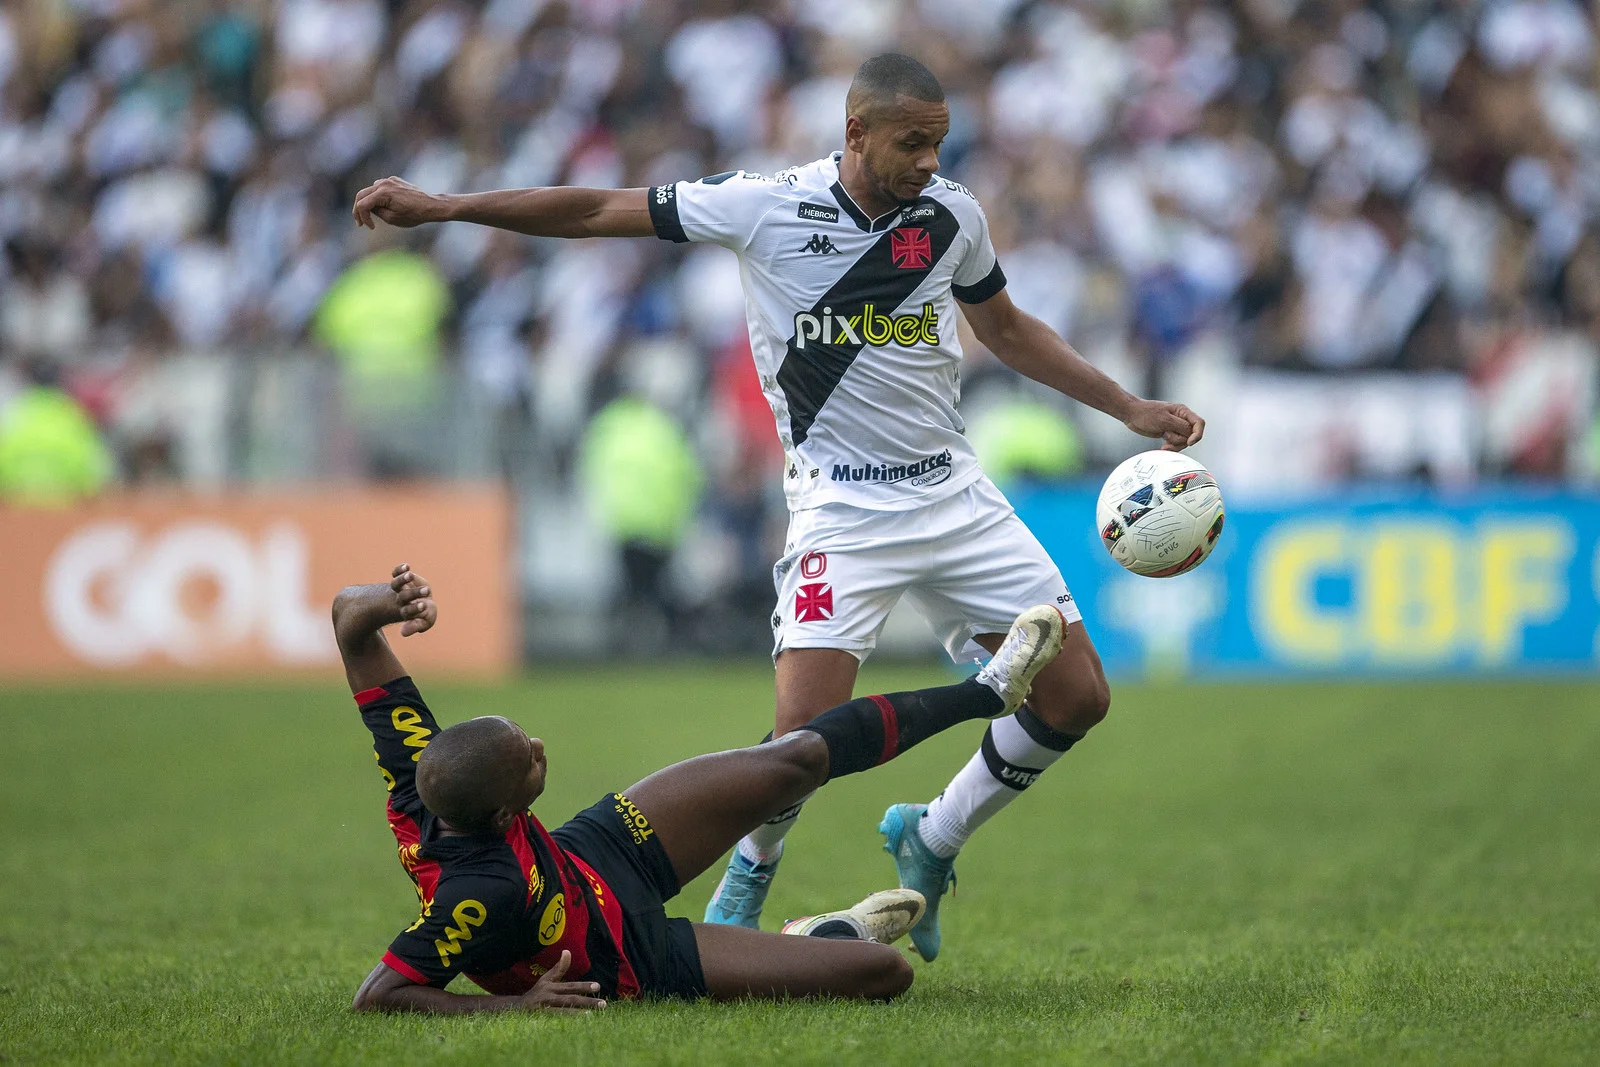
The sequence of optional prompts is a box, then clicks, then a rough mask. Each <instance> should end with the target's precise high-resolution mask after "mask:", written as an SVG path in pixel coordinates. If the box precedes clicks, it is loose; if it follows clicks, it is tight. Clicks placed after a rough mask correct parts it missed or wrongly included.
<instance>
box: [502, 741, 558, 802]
mask: <svg viewBox="0 0 1600 1067" xmlns="http://www.w3.org/2000/svg"><path fill="white" fill-rule="evenodd" d="M506 721H507V722H510V720H509V719H508V720H506ZM511 725H512V726H516V727H517V728H516V733H515V734H514V735H513V736H512V738H511V741H510V744H512V745H515V746H516V749H517V760H518V765H519V766H524V767H525V768H526V769H525V770H524V771H523V776H522V779H521V781H519V782H518V783H517V786H516V792H515V794H514V795H513V797H512V799H511V802H510V803H509V804H508V805H507V807H509V808H510V809H511V810H513V811H526V810H527V809H528V807H529V806H530V805H532V804H533V802H534V801H535V800H538V799H539V795H540V794H541V793H543V792H544V777H545V773H546V771H547V770H548V767H547V765H546V763H545V758H544V742H543V741H541V740H539V739H538V738H537V737H529V736H528V735H527V733H526V732H524V731H523V729H522V727H520V726H517V724H516V723H511Z"/></svg>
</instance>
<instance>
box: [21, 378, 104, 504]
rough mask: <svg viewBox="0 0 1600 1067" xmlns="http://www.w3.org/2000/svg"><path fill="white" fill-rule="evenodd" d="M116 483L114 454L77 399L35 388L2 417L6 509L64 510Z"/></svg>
mask: <svg viewBox="0 0 1600 1067" xmlns="http://www.w3.org/2000/svg"><path fill="white" fill-rule="evenodd" d="M110 477H111V453H110V452H109V451H107V450H106V446H105V443H104V442H103V441H101V440H100V433H99V431H98V430H96V429H95V425H94V420H92V419H91V418H89V414H88V412H86V411H84V410H83V406H82V405H81V404H79V403H78V402H77V401H76V400H74V399H72V397H70V396H68V395H67V394H66V393H64V392H62V391H61V390H60V389H54V388H50V387H47V386H35V387H33V388H31V389H28V390H26V391H25V392H23V393H22V395H21V396H19V397H17V398H16V400H14V401H13V402H12V403H11V404H10V406H8V407H7V408H6V409H5V410H4V411H3V412H0V504H7V505H11V506H18V507H64V506H66V505H68V504H71V503H72V502H74V501H76V500H81V499H83V498H84V497H90V496H93V495H95V494H96V493H98V492H99V491H100V490H101V489H102V488H104V486H105V484H106V481H107V480H108V479H109V478H110Z"/></svg>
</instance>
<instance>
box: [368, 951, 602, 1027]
mask: <svg viewBox="0 0 1600 1067" xmlns="http://www.w3.org/2000/svg"><path fill="white" fill-rule="evenodd" d="M571 964H572V953H570V952H567V951H563V952H562V953H561V959H560V961H558V962H557V963H556V965H555V966H554V967H552V968H550V969H549V970H548V971H546V972H545V973H544V974H542V975H540V976H539V980H538V981H536V982H534V983H533V988H532V989H530V990H528V991H527V992H526V993H524V994H522V995H521V996H519V997H479V996H462V995H461V994H459V993H451V992H448V991H446V990H443V989H435V988H434V987H433V986H427V985H417V984H416V983H415V982H413V981H411V979H409V978H407V977H406V976H405V975H403V974H401V973H400V972H399V971H397V970H395V969H394V968H392V967H390V966H389V965H387V964H384V963H380V964H378V965H377V966H376V967H374V968H373V969H372V973H371V974H369V975H367V980H366V981H365V982H362V983H361V988H360V989H358V990H356V999H355V1002H354V1003H352V1004H351V1005H350V1010H352V1011H383V1012H396V1011H416V1012H424V1013H427V1014H431V1015H464V1014H467V1013H470V1012H479V1011H535V1010H544V1011H589V1010H590V1009H593V1008H603V1007H605V1006H606V1002H605V1001H603V1000H601V999H599V998H597V997H595V996H594V995H593V994H595V993H598V992H600V986H599V985H597V984H596V983H594V982H563V981H562V980H561V977H562V975H564V974H566V973H567V968H568V967H569V966H571Z"/></svg>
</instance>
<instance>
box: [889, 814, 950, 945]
mask: <svg viewBox="0 0 1600 1067" xmlns="http://www.w3.org/2000/svg"><path fill="white" fill-rule="evenodd" d="M927 810H928V805H926V804H891V805H890V806H889V810H888V811H886V812H884V813H883V821H882V822H880V823H879V824H878V832H879V833H880V834H882V835H883V850H884V851H885V852H887V853H889V855H891V856H893V857H894V867H895V871H896V872H897V873H898V874H899V875H900V887H901V888H902V889H915V890H916V891H917V892H918V893H921V894H922V898H923V900H925V901H927V908H926V910H924V911H923V913H922V917H921V918H920V919H918V920H917V922H916V924H915V925H913V926H912V927H911V947H912V948H913V949H914V950H915V951H916V953H917V955H919V956H921V957H922V958H923V959H925V960H931V959H933V958H934V957H935V956H937V955H938V954H939V899H940V898H941V897H943V896H944V891H945V890H946V889H954V888H955V884H956V858H955V857H954V856H951V857H950V858H949V859H944V858H942V857H939V856H935V855H934V854H933V853H932V852H929V851H928V846H927V845H924V844H923V843H922V837H921V835H920V834H918V833H917V827H918V825H919V824H920V823H921V822H922V813H923V812H925V811H927Z"/></svg>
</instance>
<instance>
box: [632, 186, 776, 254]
mask: <svg viewBox="0 0 1600 1067" xmlns="http://www.w3.org/2000/svg"><path fill="white" fill-rule="evenodd" d="M788 190H789V186H788V185H787V184H785V183H783V182H779V181H774V180H772V179H771V178H767V177H764V176H763V175H760V174H751V173H750V172H748V171H743V170H730V171H728V172H727V173H725V174H713V175H711V176H710V177H706V178H701V179H700V180H699V181H697V182H675V183H673V184H672V185H657V186H654V187H653V188H651V189H650V196H649V200H650V221H651V222H652V223H654V224H655V228H656V236H657V237H659V238H661V239H662V240H663V241H677V242H680V243H681V242H683V241H695V242H709V243H710V244H718V245H722V246H723V247H724V248H731V249H733V250H734V251H735V252H743V251H744V250H745V248H746V247H747V246H748V245H749V244H750V238H751V237H752V236H753V235H754V233H755V228H756V224H757V223H758V222H760V221H761V217H762V216H763V215H765V214H766V213H767V212H768V211H770V210H771V209H772V207H773V206H774V205H775V204H776V203H778V202H779V201H780V200H783V199H785V198H786V197H787V196H788Z"/></svg>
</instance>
